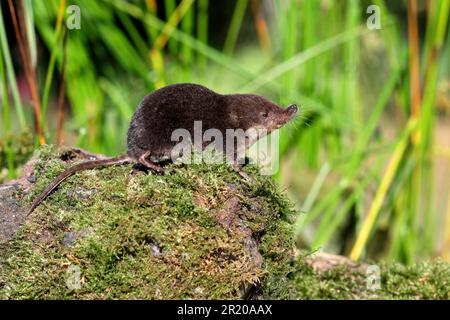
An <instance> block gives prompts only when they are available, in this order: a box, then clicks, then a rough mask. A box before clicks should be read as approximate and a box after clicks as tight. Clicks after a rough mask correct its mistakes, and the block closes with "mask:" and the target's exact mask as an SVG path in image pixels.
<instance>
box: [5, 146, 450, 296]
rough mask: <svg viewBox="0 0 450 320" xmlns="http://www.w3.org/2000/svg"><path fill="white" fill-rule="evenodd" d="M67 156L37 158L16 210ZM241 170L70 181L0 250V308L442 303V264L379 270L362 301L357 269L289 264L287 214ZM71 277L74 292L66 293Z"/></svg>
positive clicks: (83, 175) (445, 273) (109, 172)
mask: <svg viewBox="0 0 450 320" xmlns="http://www.w3.org/2000/svg"><path fill="white" fill-rule="evenodd" d="M72 156H73V154H72V153H71V152H69V151H68V150H59V151H57V150H55V149H54V148H52V147H43V148H41V149H40V151H39V152H38V154H37V158H38V161H37V163H36V167H35V172H36V177H37V183H36V185H35V187H34V188H33V189H32V190H31V192H30V193H29V194H28V195H26V196H24V197H23V198H22V202H23V205H24V206H28V205H29V204H30V202H31V200H32V199H34V197H35V196H36V195H37V194H39V193H40V192H41V191H42V190H43V189H44V188H45V186H46V185H47V184H48V183H49V182H50V181H51V180H52V179H53V178H54V177H55V176H56V175H57V174H59V173H60V172H61V171H62V170H64V168H66V167H68V166H70V165H72V163H73V162H72V163H70V164H69V163H66V162H64V161H62V160H61V159H60V158H61V157H63V158H71V157H72ZM74 160H76V159H74ZM245 170H246V171H247V173H248V174H249V175H251V176H252V177H253V179H254V180H255V181H254V182H252V183H248V182H246V181H244V180H243V179H242V178H241V177H240V176H239V175H238V174H237V173H236V172H235V171H233V170H232V169H231V168H230V167H228V166H226V165H217V166H207V165H190V166H181V165H175V164H172V165H169V166H168V168H167V171H166V174H165V175H163V176H159V175H154V174H152V173H148V174H147V173H144V172H139V171H133V168H132V166H131V165H124V166H116V167H107V168H103V169H98V170H88V171H83V172H79V173H77V174H76V175H74V176H73V177H71V178H69V179H67V180H66V181H65V182H63V183H62V185H61V186H60V187H59V188H58V189H57V190H56V191H55V192H53V193H52V194H51V195H50V196H49V197H48V198H47V199H46V200H45V201H44V203H42V204H41V205H40V206H39V207H38V208H37V209H36V211H35V212H34V213H33V214H32V216H31V217H30V218H29V219H28V220H27V222H26V223H25V224H24V225H23V226H22V227H21V228H20V229H19V231H18V232H17V233H16V234H15V235H14V237H13V238H12V239H11V240H10V241H9V242H8V243H4V244H0V299H5V298H15V299H17V298H27V299H52V298H54V299H56V298H57V299H61V298H62V299H118V298H123V299H136V298H140V299H175V298H176V299H204V298H208V299H210V298H222V299H223V298H224V299H233V298H240V297H242V295H243V290H242V289H243V287H245V286H248V285H250V284H254V285H255V286H256V288H257V289H258V290H256V294H257V295H259V296H261V297H263V298H272V299H391V298H394V299H448V298H449V290H448V288H450V267H449V265H448V264H446V263H444V262H442V261H435V262H432V263H431V262H430V263H421V264H417V265H415V266H412V267H404V266H401V265H398V264H388V263H378V266H379V268H380V276H381V278H380V279H381V281H380V288H379V289H377V290H369V289H368V288H367V285H366V278H367V276H366V274H365V272H363V271H361V270H362V269H360V268H356V269H355V268H352V269H351V268H348V267H338V268H333V269H331V270H328V271H321V272H319V271H315V270H314V269H312V268H311V266H310V265H309V264H308V263H307V262H306V260H307V259H305V254H302V255H299V256H298V257H297V258H294V255H293V245H294V240H293V236H292V234H293V233H292V223H291V222H292V221H293V219H292V218H293V216H294V213H295V212H294V211H293V210H292V206H291V204H290V202H289V201H288V200H287V199H286V197H285V196H284V195H282V194H281V193H280V192H279V191H278V189H277V187H276V185H275V184H274V183H273V181H272V180H271V179H270V178H269V177H262V176H260V175H258V173H257V170H256V169H255V168H254V167H251V166H247V167H245ZM230 199H234V200H235V202H236V201H237V202H238V206H237V207H236V208H234V209H233V206H232V205H230V203H233V202H230V201H229V200H230ZM224 210H225V211H226V210H236V212H234V213H233V214H234V217H235V218H236V219H238V220H237V222H236V223H237V226H236V227H235V228H225V227H224V226H223V224H224V223H223V222H222V223H221V222H220V219H218V214H219V213H221V212H223V211H224ZM246 232H250V233H251V234H252V235H253V238H254V239H255V241H256V244H257V246H258V248H257V249H258V252H259V253H260V254H261V257H262V258H263V264H262V265H261V264H258V263H255V257H254V252H253V253H252V251H251V250H250V249H249V246H248V240H249V239H248V238H246ZM252 254H253V255H252ZM73 267H75V269H73ZM77 268H78V269H77ZM73 270H75V271H77V270H79V280H80V284H81V286H80V288H78V289H74V288H73V287H72V288H71V287H70V286H68V283H67V281H68V279H71V276H70V275H71V274H72V272H73Z"/></svg>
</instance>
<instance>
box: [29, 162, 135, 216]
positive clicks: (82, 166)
mask: <svg viewBox="0 0 450 320" xmlns="http://www.w3.org/2000/svg"><path fill="white" fill-rule="evenodd" d="M131 161H132V159H131V158H130V157H129V156H128V155H127V154H124V155H120V156H117V157H114V158H107V159H100V160H91V161H85V162H82V163H79V164H76V165H74V166H72V167H70V168H69V169H67V170H65V171H63V172H62V173H61V174H60V175H59V176H57V177H56V178H55V179H54V180H53V181H52V182H51V183H50V184H49V185H48V186H47V188H45V189H44V191H42V193H41V194H40V195H39V196H38V197H37V198H36V199H34V201H33V203H32V204H31V207H30V209H29V210H28V212H27V216H28V215H29V214H31V213H32V212H33V210H34V209H36V207H37V206H38V205H39V204H40V203H41V202H42V201H44V199H45V198H47V196H48V195H49V194H50V193H51V192H52V191H53V190H54V189H55V188H56V187H57V186H59V185H60V183H61V182H63V181H64V180H65V179H67V178H68V177H70V176H71V175H73V174H74V173H76V172H78V171H82V170H88V169H93V168H97V167H104V166H111V165H120V164H125V163H130V162H131Z"/></svg>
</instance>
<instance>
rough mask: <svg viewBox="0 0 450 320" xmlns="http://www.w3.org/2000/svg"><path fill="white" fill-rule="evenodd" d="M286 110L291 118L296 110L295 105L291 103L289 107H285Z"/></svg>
mask: <svg viewBox="0 0 450 320" xmlns="http://www.w3.org/2000/svg"><path fill="white" fill-rule="evenodd" d="M286 112H287V113H288V114H289V116H290V118H291V119H292V118H293V117H294V116H295V115H296V114H297V112H298V107H297V105H296V104H291V105H290V106H289V107H287V108H286Z"/></svg>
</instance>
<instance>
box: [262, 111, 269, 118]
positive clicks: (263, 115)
mask: <svg viewBox="0 0 450 320" xmlns="http://www.w3.org/2000/svg"><path fill="white" fill-rule="evenodd" d="M261 116H262V117H263V118H267V117H268V116H269V114H268V113H267V112H263V113H261Z"/></svg>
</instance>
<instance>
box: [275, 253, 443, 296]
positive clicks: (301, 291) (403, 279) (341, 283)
mask: <svg viewBox="0 0 450 320" xmlns="http://www.w3.org/2000/svg"><path fill="white" fill-rule="evenodd" d="M377 267H378V268H379V271H380V282H379V287H376V286H370V285H369V286H368V284H367V279H368V277H370V276H371V275H373V273H371V274H370V273H369V274H366V272H367V271H364V270H361V269H356V270H351V269H349V268H348V267H344V266H341V267H337V268H333V269H330V270H327V271H316V270H314V269H313V268H312V267H311V266H310V265H308V264H307V263H305V260H304V256H301V257H300V258H298V259H297V260H296V261H295V262H294V263H293V264H292V266H291V268H292V271H291V273H289V274H288V276H287V277H286V279H285V281H284V282H283V283H281V284H280V282H278V283H273V284H272V285H271V286H270V287H269V290H268V291H267V294H268V295H270V296H271V297H272V298H275V299H449V298H450V293H449V288H450V265H449V264H448V263H446V262H444V261H442V260H436V261H433V262H422V263H418V264H416V265H413V266H410V267H405V266H403V265H400V264H397V263H386V262H381V263H378V264H377ZM369 283H371V282H369ZM371 288H372V289H371Z"/></svg>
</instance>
